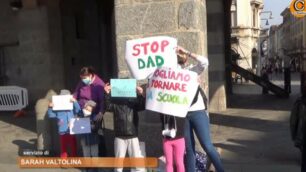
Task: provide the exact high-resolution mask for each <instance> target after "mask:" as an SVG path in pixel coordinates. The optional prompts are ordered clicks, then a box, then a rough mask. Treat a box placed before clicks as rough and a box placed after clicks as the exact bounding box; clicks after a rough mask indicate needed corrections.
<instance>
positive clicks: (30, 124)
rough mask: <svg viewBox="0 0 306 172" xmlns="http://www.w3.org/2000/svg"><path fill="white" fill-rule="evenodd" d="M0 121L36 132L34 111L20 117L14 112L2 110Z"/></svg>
mask: <svg viewBox="0 0 306 172" xmlns="http://www.w3.org/2000/svg"><path fill="white" fill-rule="evenodd" d="M0 121H3V122H5V123H7V124H11V125H15V126H18V127H21V128H23V129H26V130H28V131H31V132H34V133H36V117H35V115H34V113H33V112H28V113H27V114H26V115H25V116H21V117H18V118H15V117H14V112H0Z"/></svg>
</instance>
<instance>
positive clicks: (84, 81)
mask: <svg viewBox="0 0 306 172" xmlns="http://www.w3.org/2000/svg"><path fill="white" fill-rule="evenodd" d="M82 82H83V83H84V84H85V85H89V84H90V82H91V80H90V78H89V77H86V78H84V79H82Z"/></svg>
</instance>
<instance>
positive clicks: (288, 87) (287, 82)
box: [284, 67, 291, 93]
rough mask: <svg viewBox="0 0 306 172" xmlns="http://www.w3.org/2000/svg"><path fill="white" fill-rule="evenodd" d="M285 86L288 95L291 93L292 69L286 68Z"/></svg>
mask: <svg viewBox="0 0 306 172" xmlns="http://www.w3.org/2000/svg"><path fill="white" fill-rule="evenodd" d="M284 82H285V83H284V84H285V90H286V91H287V92H288V93H291V72H290V67H288V68H285V70H284Z"/></svg>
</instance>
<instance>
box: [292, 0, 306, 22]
mask: <svg viewBox="0 0 306 172" xmlns="http://www.w3.org/2000/svg"><path fill="white" fill-rule="evenodd" d="M290 11H291V13H292V14H293V15H294V16H295V17H299V18H300V17H304V16H305V15H306V0H293V1H292V2H291V4H290Z"/></svg>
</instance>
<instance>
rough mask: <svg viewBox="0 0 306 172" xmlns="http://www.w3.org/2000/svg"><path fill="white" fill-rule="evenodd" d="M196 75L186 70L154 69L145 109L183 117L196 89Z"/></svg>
mask: <svg viewBox="0 0 306 172" xmlns="http://www.w3.org/2000/svg"><path fill="white" fill-rule="evenodd" d="M197 77H198V75H197V74H196V73H195V72H192V71H188V70H182V69H170V68H160V69H156V71H155V72H154V73H153V75H152V77H151V78H150V80H149V83H148V88H147V92H146V93H147V94H146V95H147V96H146V109H147V110H151V111H155V112H160V113H164V114H168V115H173V116H178V117H185V116H186V115H187V112H188V110H189V108H190V105H191V103H192V101H193V99H194V96H195V94H196V91H197V89H198V85H199V84H198V81H197Z"/></svg>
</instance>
